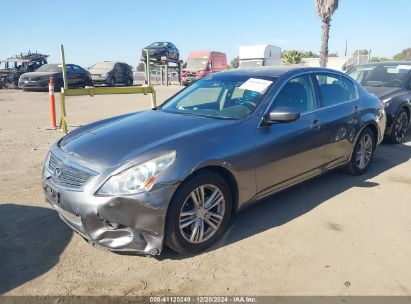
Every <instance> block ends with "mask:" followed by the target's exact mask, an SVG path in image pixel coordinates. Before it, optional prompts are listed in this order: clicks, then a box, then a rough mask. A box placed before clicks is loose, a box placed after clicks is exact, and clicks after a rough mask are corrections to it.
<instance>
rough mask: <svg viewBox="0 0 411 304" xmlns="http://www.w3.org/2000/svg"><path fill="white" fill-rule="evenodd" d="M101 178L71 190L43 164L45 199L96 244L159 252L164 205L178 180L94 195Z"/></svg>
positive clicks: (79, 231)
mask: <svg viewBox="0 0 411 304" xmlns="http://www.w3.org/2000/svg"><path fill="white" fill-rule="evenodd" d="M45 166H47V162H46V165H45ZM103 179H105V177H101V176H99V175H96V176H94V177H93V178H92V179H91V180H90V181H89V182H88V183H87V184H86V185H85V186H84V189H81V191H73V189H67V188H66V187H64V186H61V185H59V184H58V183H57V182H56V181H55V180H56V179H55V178H53V172H50V170H47V168H45V169H44V173H43V190H44V193H45V198H46V201H48V202H49V203H50V204H51V205H52V207H53V208H54V209H55V210H56V211H57V212H58V214H59V216H60V218H61V219H62V220H63V221H64V222H65V223H66V224H67V225H68V226H70V227H71V228H72V229H73V230H74V231H76V232H77V233H79V234H80V235H81V236H83V237H84V238H85V239H86V240H87V241H89V242H90V243H91V244H93V245H96V246H97V247H100V248H102V249H105V250H109V251H135V252H139V253H143V254H149V255H157V254H160V252H161V250H162V248H163V239H164V226H165V218H166V213H167V208H168V205H169V203H170V201H171V198H172V195H173V194H174V192H175V190H176V189H177V187H178V184H171V185H170V184H169V185H163V186H161V185H158V186H157V187H156V189H153V190H151V191H149V192H145V193H139V194H135V195H129V196H118V197H114V196H96V195H94V192H95V190H96V189H97V185H98V184H99V183H101V181H102V180H103Z"/></svg>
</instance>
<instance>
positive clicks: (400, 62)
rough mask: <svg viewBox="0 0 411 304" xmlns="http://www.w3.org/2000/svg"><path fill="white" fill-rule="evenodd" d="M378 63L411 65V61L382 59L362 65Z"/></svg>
mask: <svg viewBox="0 0 411 304" xmlns="http://www.w3.org/2000/svg"><path fill="white" fill-rule="evenodd" d="M376 65H411V61H381V62H369V63H367V64H362V65H361V66H376Z"/></svg>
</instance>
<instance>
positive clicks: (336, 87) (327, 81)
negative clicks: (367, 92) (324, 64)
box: [316, 74, 357, 107]
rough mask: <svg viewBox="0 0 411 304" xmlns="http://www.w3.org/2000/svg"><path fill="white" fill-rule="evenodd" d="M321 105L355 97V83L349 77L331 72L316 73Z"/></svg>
mask: <svg viewBox="0 0 411 304" xmlns="http://www.w3.org/2000/svg"><path fill="white" fill-rule="evenodd" d="M316 78H317V81H318V86H319V90H320V95H321V99H322V102H323V107H329V106H333V105H336V104H339V103H342V102H346V101H350V100H354V99H357V90H356V89H355V85H354V84H353V82H352V81H350V80H349V79H347V78H345V77H343V76H339V75H331V74H317V75H316Z"/></svg>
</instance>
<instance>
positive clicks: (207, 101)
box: [160, 74, 276, 119]
mask: <svg viewBox="0 0 411 304" xmlns="http://www.w3.org/2000/svg"><path fill="white" fill-rule="evenodd" d="M275 80H276V78H272V77H256V78H252V77H248V76H232V75H224V74H223V75H221V74H220V75H218V74H212V75H208V76H207V77H205V78H203V79H201V80H199V81H197V82H195V83H194V84H192V85H191V86H189V87H188V88H187V89H185V90H183V91H182V92H181V93H179V94H177V95H176V96H174V97H173V98H171V99H170V100H169V101H168V102H166V103H165V104H163V106H162V107H161V108H160V109H161V110H162V111H165V112H172V113H180V114H188V115H199V116H207V117H213V118H227V119H240V118H243V117H245V116H247V115H249V114H250V113H251V112H253V111H254V109H255V108H256V107H257V106H258V104H259V103H260V102H261V100H262V98H263V96H264V94H265V93H266V92H267V90H268V89H269V88H270V86H271V85H272V84H273V83H274V82H275Z"/></svg>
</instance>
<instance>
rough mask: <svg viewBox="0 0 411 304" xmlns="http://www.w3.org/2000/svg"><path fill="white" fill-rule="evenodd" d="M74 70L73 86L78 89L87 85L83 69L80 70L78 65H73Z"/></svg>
mask: <svg viewBox="0 0 411 304" xmlns="http://www.w3.org/2000/svg"><path fill="white" fill-rule="evenodd" d="M72 68H73V84H74V86H76V87H79V86H82V85H84V83H85V79H84V78H85V74H84V73H83V71H82V68H80V67H79V66H77V65H74V64H73V65H72Z"/></svg>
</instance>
